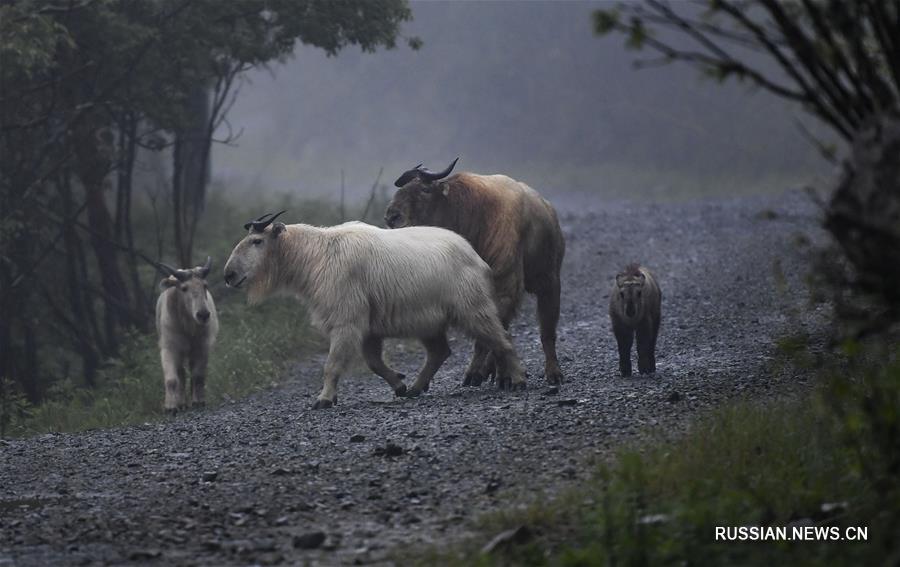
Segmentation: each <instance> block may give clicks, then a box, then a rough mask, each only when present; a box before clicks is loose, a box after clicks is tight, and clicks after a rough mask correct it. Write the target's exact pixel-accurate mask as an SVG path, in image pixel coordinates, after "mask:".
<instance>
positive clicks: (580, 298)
mask: <svg viewBox="0 0 900 567" xmlns="http://www.w3.org/2000/svg"><path fill="white" fill-rule="evenodd" d="M575 208H577V207H570V209H575ZM562 210H563V213H562V215H561V219H562V224H563V230H564V232H565V235H566V239H567V257H566V263H565V266H564V270H563V307H562V311H563V312H562V317H561V322H560V329H559V334H560V342H559V352H560V359H561V364H562V368H563V371H564V372H565V375H566V378H567V382H566V383H565V384H564V385H563V386H562V388H560V390H559V391H558V392H557V393H553V392H552V391H551V390H548V388H547V387H546V386H545V385H544V383H543V377H542V376H541V372H542V368H543V358H542V354H541V350H540V342H539V338H538V331H537V327H536V325H535V324H534V317H533V314H532V312H533V309H534V303H533V300H531V299H530V298H529V299H528V300H527V301H526V302H525V303H524V304H523V308H522V313H521V315H520V316H519V318H518V319H517V320H516V322H515V323H514V324H513V333H514V336H515V341H516V345H517V347H518V349H519V352H520V354H521V355H522V357H523V359H524V361H525V363H526V366H527V368H528V371H529V389H528V390H527V391H525V392H516V393H501V392H497V391H495V390H494V389H493V388H492V387H490V386H488V385H484V386H481V387H480V388H463V387H462V386H461V385H460V384H461V381H462V377H463V370H464V368H465V365H466V362H467V360H468V357H469V355H470V352H471V346H470V345H469V344H468V342H467V341H465V340H464V339H462V338H459V337H457V338H455V339H454V340H453V341H452V342H451V347H452V348H453V350H454V354H453V356H452V357H451V358H450V359H448V361H447V362H446V364H445V365H444V367H443V368H442V369H441V371H440V372H439V373H438V375H437V376H436V377H435V379H434V381H433V382H432V386H431V390H430V391H429V392H428V393H427V394H426V395H424V396H423V397H421V398H418V399H414V400H406V399H395V398H394V397H393V395H392V392H391V390H390V389H389V388H388V386H387V384H385V383H384V381H382V380H381V379H380V378H377V377H375V376H374V375H371V374H370V373H369V372H367V371H365V370H363V369H362V367H361V366H360V368H359V369H357V370H356V371H354V372H353V374H352V375H351V376H348V377H346V378H344V379H343V380H342V382H341V385H340V389H339V392H340V395H339V397H340V405H338V406H337V407H335V408H332V409H329V410H320V411H315V412H314V411H311V410H310V406H311V404H312V402H313V401H314V398H315V395H316V394H317V393H318V391H319V389H320V388H321V378H320V368H321V363H322V359H321V358H318V359H314V360H309V361H305V362H303V363H299V364H298V365H297V366H296V368H295V370H294V371H293V372H292V377H291V379H290V380H288V381H287V382H288V383H287V385H286V386H284V387H282V388H279V389H277V390H273V391H269V392H265V393H262V394H259V395H256V396H254V397H252V398H249V399H246V400H242V401H239V402H237V403H234V404H231V405H227V406H224V407H220V408H212V409H208V410H206V411H203V412H196V413H191V414H188V415H183V416H180V417H178V418H175V419H172V420H168V421H165V422H160V423H154V424H145V425H144V426H140V427H127V428H120V429H113V430H106V431H94V432H88V433H84V434H66V435H57V434H51V435H43V436H40V437H36V438H31V439H26V440H8V441H0V565H5V564H14V565H50V564H53V565H56V564H92V563H112V564H123V563H142V564H143V563H156V564H160V565H171V564H202V565H223V564H229V565H230V564H236V565H246V564H282V563H284V564H296V563H301V564H303V563H310V564H324V565H330V564H342V563H349V564H352V563H357V564H358V563H372V562H375V563H378V562H383V561H385V558H389V557H390V556H391V555H390V554H391V553H393V552H394V551H396V550H397V549H409V548H413V549H414V548H415V546H419V545H423V544H424V545H427V544H429V543H433V542H446V541H449V540H451V539H453V538H457V537H462V536H465V535H466V534H468V533H471V529H472V524H471V520H473V519H474V518H476V517H477V516H478V515H479V514H480V513H482V512H485V511H490V510H497V509H503V508H508V507H510V506H513V505H515V504H517V503H520V502H523V501H527V500H528V499H530V498H535V497H538V496H542V495H543V496H552V495H553V494H555V493H557V492H559V491H560V490H563V489H565V488H566V487H568V486H571V485H572V484H573V483H578V482H580V481H582V480H584V479H585V478H587V477H588V476H589V474H590V467H589V466H587V463H589V462H591V461H592V460H595V459H597V458H603V457H604V456H607V455H609V452H610V449H611V448H613V447H615V446H616V445H618V444H621V443H622V442H623V440H627V439H633V438H634V437H635V435H639V434H643V433H647V432H649V433H653V432H658V431H666V432H673V431H678V430H680V429H682V428H683V427H685V425H686V424H687V423H689V422H690V420H691V418H692V417H695V416H697V415H698V414H700V413H702V412H703V410H705V409H708V408H709V407H711V406H713V405H715V404H718V403H721V402H723V401H725V400H729V399H733V398H735V397H741V396H745V397H746V396H757V397H762V396H775V395H782V394H783V393H784V391H786V390H790V389H791V382H792V380H791V378H790V377H787V378H785V377H781V378H780V379H777V380H776V379H773V378H772V376H771V373H769V372H767V371H766V370H765V367H766V364H767V362H768V361H770V360H771V359H772V356H773V355H774V352H773V348H772V343H773V338H774V337H777V336H778V335H779V334H780V333H782V332H784V331H785V330H787V329H789V328H793V327H795V326H797V325H815V323H814V322H813V321H814V319H815V317H811V316H808V315H804V316H801V317H798V316H795V315H792V313H794V308H796V307H798V306H800V305H802V304H803V301H804V299H803V298H804V293H803V292H802V289H803V285H802V283H801V277H802V275H803V273H804V271H805V264H804V261H803V259H802V258H803V257H802V255H801V254H800V253H799V252H798V251H797V247H796V245H795V241H796V237H797V235H798V234H801V233H802V234H806V235H807V236H811V237H813V238H817V237H818V233H817V230H816V228H815V227H816V218H815V211H814V210H813V208H812V207H811V206H810V205H809V204H808V203H807V201H806V199H805V197H804V196H803V195H801V194H799V193H790V194H788V195H783V196H779V197H765V198H760V197H756V198H748V199H729V200H721V201H709V200H706V201H702V202H693V203H683V204H676V205H643V204H615V205H608V206H604V207H603V208H597V209H596V210H594V211H585V210H580V211H578V212H573V211H569V212H566V209H565V208H563V209H562ZM630 261H640V262H642V263H644V264H645V265H647V266H648V267H649V268H650V269H651V270H652V271H653V272H654V273H655V274H656V276H657V279H658V281H659V282H660V286H661V288H662V290H663V323H662V329H661V331H660V339H659V346H658V350H657V369H658V372H657V375H656V376H655V377H635V378H630V379H623V378H621V377H619V376H618V374H617V368H618V366H617V358H616V356H617V355H616V347H615V340H614V338H613V336H612V334H611V331H610V325H609V321H608V318H607V316H606V304H607V300H608V290H609V287H610V285H611V281H612V278H613V276H614V274H615V273H616V271H617V270H619V269H620V268H621V267H623V266H624V265H625V264H626V263H628V262H630ZM776 266H780V268H776ZM779 272H781V273H784V274H785V276H786V279H785V280H782V279H781V278H780V277H778V276H776V274H777V273H779ZM386 351H387V357H388V358H389V361H390V363H391V364H393V365H394V366H396V367H398V370H400V371H401V372H405V373H406V374H407V376H413V375H414V374H415V371H416V369H417V367H418V365H419V364H421V363H422V362H424V357H423V356H422V353H421V352H419V351H418V349H417V348H416V347H415V346H414V345H412V344H408V343H400V342H395V343H389V345H388V347H387V349H386ZM210 380H215V376H211V377H210ZM410 381H411V379H410V378H407V382H410ZM161 395H162V385H160V396H161ZM487 535H490V534H487Z"/></svg>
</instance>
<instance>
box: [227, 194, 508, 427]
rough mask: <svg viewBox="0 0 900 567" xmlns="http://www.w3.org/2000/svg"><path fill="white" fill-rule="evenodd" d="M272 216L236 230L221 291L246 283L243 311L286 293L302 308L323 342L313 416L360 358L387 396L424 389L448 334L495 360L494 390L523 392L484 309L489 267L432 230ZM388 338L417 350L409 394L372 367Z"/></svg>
mask: <svg viewBox="0 0 900 567" xmlns="http://www.w3.org/2000/svg"><path fill="white" fill-rule="evenodd" d="M283 212H284V211H282V213H283ZM280 214H281V213H278V214H277V215H274V216H273V215H271V214H267V215H263V216H262V217H260V218H258V219H256V220H255V221H251V222H248V223H247V224H246V225H244V228H247V229H249V234H248V235H247V236H246V237H244V239H243V240H241V241H240V242H239V243H238V244H237V246H235V248H234V251H232V253H231V257H230V258H229V259H228V262H227V263H226V264H225V283H226V284H228V285H229V286H232V287H235V288H239V287H241V286H242V285H243V284H244V282H246V283H247V288H248V291H247V293H248V299H249V301H250V302H251V303H256V302H259V301H261V300H263V299H264V298H266V297H269V296H271V295H274V294H288V295H293V296H295V297H298V298H299V299H301V300H302V301H304V302H305V303H306V304H307V306H308V307H309V310H310V315H311V319H312V323H313V325H314V326H316V327H317V328H318V329H320V330H321V331H323V332H324V333H326V334H327V335H328V336H329V339H330V343H331V344H330V347H329V351H328V359H327V361H326V362H325V372H324V382H325V383H324V386H323V388H322V392H321V393H320V394H319V396H318V398H317V400H316V402H315V404H314V405H313V409H319V408H327V407H331V406H332V405H334V404H336V403H337V383H338V379H339V378H340V376H341V374H343V373H344V371H345V370H346V369H347V367H348V366H349V364H350V362H351V361H352V360H353V359H354V358H355V355H356V354H357V353H359V352H360V351H361V352H362V355H363V358H364V359H365V361H366V364H367V365H368V367H369V368H370V369H371V370H372V372H374V373H375V374H377V375H379V376H381V377H382V378H384V379H385V380H386V381H387V383H388V384H389V385H390V386H391V388H392V389H393V390H394V393H395V394H396V395H398V396H403V395H405V396H410V397H412V396H417V395H419V394H421V393H422V392H424V391H426V390H428V386H429V384H430V382H431V379H432V377H433V376H434V374H435V372H437V370H438V368H440V367H441V365H442V364H443V363H444V361H445V360H446V359H447V357H448V356H449V355H450V347H449V345H448V344H447V337H446V331H447V328H448V327H457V328H459V329H461V330H462V331H464V332H465V333H466V334H468V335H469V336H470V337H472V338H474V339H475V340H477V341H480V342H482V343H484V344H486V345H488V346H489V348H491V349H492V350H493V351H494V352H496V353H497V355H498V361H499V362H498V365H499V367H500V377H499V383H500V386H501V387H510V388H520V387H524V385H525V372H524V369H523V368H522V365H521V362H520V361H519V358H518V356H517V355H516V352H515V350H514V348H513V346H512V343H511V342H510V340H509V338H508V337H507V335H506V332H505V330H504V329H503V325H502V324H501V323H500V318H499V316H498V314H497V307H496V305H495V304H494V301H493V289H492V287H491V271H490V268H489V267H488V265H487V264H485V263H484V261H483V260H482V259H481V258H479V257H478V254H476V253H475V251H474V250H473V249H472V247H471V246H469V244H468V243H467V242H466V241H465V239H464V238H462V237H461V236H459V235H458V234H454V233H453V232H450V231H448V230H443V229H440V228H434V227H420V228H409V229H405V230H385V229H381V228H377V227H374V226H371V225H368V224H365V223H361V222H348V223H345V224H342V225H338V226H333V227H325V228H320V227H314V226H309V225H305V224H292V225H285V224H284V223H281V222H277V223H274V224H273V221H274V220H275V218H277V217H278V215H280ZM388 337H407V338H417V339H419V340H420V341H421V342H422V344H423V346H424V347H425V350H426V352H427V359H426V362H425V366H424V367H423V368H422V370H421V371H420V373H419V375H418V377H417V378H416V380H415V382H414V383H413V385H412V386H411V387H410V388H409V389H407V388H406V386H405V385H404V384H403V381H402V380H403V378H405V376H403V375H402V374H399V373H398V372H396V371H395V370H393V369H391V368H389V367H388V366H387V365H386V364H385V363H384V360H383V359H382V341H383V339H385V338H388Z"/></svg>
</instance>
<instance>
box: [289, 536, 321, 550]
mask: <svg viewBox="0 0 900 567" xmlns="http://www.w3.org/2000/svg"><path fill="white" fill-rule="evenodd" d="M323 543H325V532H309V533H305V534H303V535H298V536H294V547H296V548H299V549H317V548H318V547H319V546H321V545H322V544H323Z"/></svg>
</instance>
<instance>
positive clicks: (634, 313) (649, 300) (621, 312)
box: [609, 264, 662, 376]
mask: <svg viewBox="0 0 900 567" xmlns="http://www.w3.org/2000/svg"><path fill="white" fill-rule="evenodd" d="M661 304H662V292H661V291H660V290H659V286H658V285H657V284H656V280H655V279H654V278H653V275H652V274H651V273H650V271H649V270H648V269H647V268H643V267H641V266H639V265H638V264H630V265H629V266H627V267H626V268H625V271H624V272H622V273H621V274H617V275H616V283H615V284H614V285H613V288H612V291H611V292H610V295H609V318H610V320H611V321H612V329H613V334H615V336H616V342H617V343H618V344H619V370H620V371H621V372H622V376H631V344H632V343H633V342H634V338H635V335H637V353H638V371H639V372H640V373H641V374H652V373H654V372H656V337H657V335H658V334H659V321H660V316H661Z"/></svg>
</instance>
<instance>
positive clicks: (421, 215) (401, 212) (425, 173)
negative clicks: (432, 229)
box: [384, 158, 459, 228]
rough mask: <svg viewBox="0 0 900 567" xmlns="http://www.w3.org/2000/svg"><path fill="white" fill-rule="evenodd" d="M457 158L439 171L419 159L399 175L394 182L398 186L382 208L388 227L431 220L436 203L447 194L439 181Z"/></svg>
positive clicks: (424, 222) (411, 224) (398, 226)
mask: <svg viewBox="0 0 900 567" xmlns="http://www.w3.org/2000/svg"><path fill="white" fill-rule="evenodd" d="M457 161H459V158H456V159H455V160H453V163H451V164H450V165H449V166H448V167H447V169H445V170H444V171H439V172H434V171H431V170H428V169H425V168H424V167H422V164H421V163H420V164H419V165H417V166H416V167H414V168H412V169H410V170H409V171H407V172H405V173H404V174H403V175H401V176H400V177H398V178H397V181H395V182H394V185H395V186H397V187H399V189H398V190H397V192H396V193H395V194H394V198H393V199H391V202H390V204H388V207H387V210H386V211H385V212H384V222H385V224H386V225H387V226H388V228H403V227H404V226H416V225H428V224H432V222H433V218H434V215H435V212H436V210H437V206H438V204H439V203H440V202H441V200H443V199H444V198H445V197H446V196H447V194H446V192H445V191H444V190H442V189H441V188H440V186H441V184H440V183H438V182H439V181H440V180H441V179H443V178H445V177H447V176H448V175H450V172H451V171H453V168H454V167H455V166H456V162H457Z"/></svg>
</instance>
